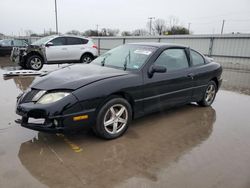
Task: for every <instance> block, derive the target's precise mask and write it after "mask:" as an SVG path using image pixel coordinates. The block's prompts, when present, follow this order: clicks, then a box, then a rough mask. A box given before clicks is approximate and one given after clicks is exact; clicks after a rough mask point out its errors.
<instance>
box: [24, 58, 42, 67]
mask: <svg viewBox="0 0 250 188" xmlns="http://www.w3.org/2000/svg"><path fill="white" fill-rule="evenodd" d="M26 67H27V68H29V69H32V70H40V69H41V68H42V67H43V60H42V58H41V57H40V56H38V55H32V56H30V57H29V58H28V59H27V62H26Z"/></svg>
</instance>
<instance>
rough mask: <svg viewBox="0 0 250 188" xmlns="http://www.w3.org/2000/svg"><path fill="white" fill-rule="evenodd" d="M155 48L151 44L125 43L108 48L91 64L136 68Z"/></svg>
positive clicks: (139, 66) (138, 67) (140, 65)
mask: <svg viewBox="0 0 250 188" xmlns="http://www.w3.org/2000/svg"><path fill="white" fill-rule="evenodd" d="M155 50H156V48H155V47H151V46H143V45H134V44H126V45H122V46H118V47H116V48H114V49H112V50H109V51H108V52H106V53H105V54H103V55H101V56H99V57H98V58H96V59H95V60H94V61H92V63H91V64H99V65H102V66H111V67H115V68H121V69H124V70H126V69H132V70H136V69H140V68H141V67H142V65H143V64H144V63H145V62H146V60H147V59H148V57H149V56H150V55H151V54H152V53H153V52H154V51H155Z"/></svg>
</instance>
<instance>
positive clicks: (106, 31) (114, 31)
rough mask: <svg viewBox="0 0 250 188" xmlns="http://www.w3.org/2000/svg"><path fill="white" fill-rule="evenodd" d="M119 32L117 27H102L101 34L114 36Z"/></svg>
mask: <svg viewBox="0 0 250 188" xmlns="http://www.w3.org/2000/svg"><path fill="white" fill-rule="evenodd" d="M118 33H119V29H110V28H103V29H102V31H101V36H116V35H118Z"/></svg>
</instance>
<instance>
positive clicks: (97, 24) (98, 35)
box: [96, 24, 99, 36]
mask: <svg viewBox="0 0 250 188" xmlns="http://www.w3.org/2000/svg"><path fill="white" fill-rule="evenodd" d="M98 27H99V25H98V24H96V33H97V36H99V33H98Z"/></svg>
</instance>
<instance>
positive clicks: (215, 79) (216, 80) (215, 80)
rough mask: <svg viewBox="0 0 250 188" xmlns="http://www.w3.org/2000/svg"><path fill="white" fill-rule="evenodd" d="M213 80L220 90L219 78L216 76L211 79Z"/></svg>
mask: <svg viewBox="0 0 250 188" xmlns="http://www.w3.org/2000/svg"><path fill="white" fill-rule="evenodd" d="M211 80H212V81H214V82H215V84H216V87H217V90H218V86H219V82H218V79H217V78H216V77H215V78H213V79H211Z"/></svg>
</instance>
